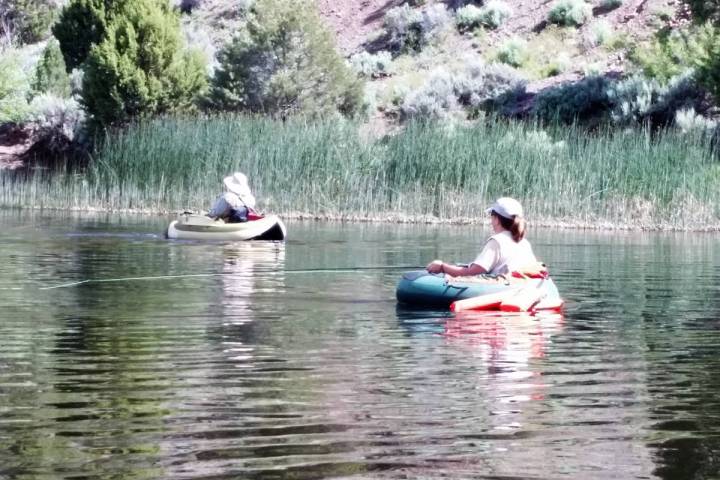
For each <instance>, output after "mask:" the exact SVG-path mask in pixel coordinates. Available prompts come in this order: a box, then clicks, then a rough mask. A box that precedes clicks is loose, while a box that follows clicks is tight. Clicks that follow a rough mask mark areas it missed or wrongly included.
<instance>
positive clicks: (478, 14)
mask: <svg viewBox="0 0 720 480" xmlns="http://www.w3.org/2000/svg"><path fill="white" fill-rule="evenodd" d="M482 18H483V15H482V9H480V8H478V7H476V6H475V5H465V6H464V7H462V8H460V9H458V11H457V12H456V14H455V23H456V24H457V27H458V30H460V31H461V32H464V31H467V30H473V29H474V28H477V27H479V26H480V25H481V24H482Z"/></svg>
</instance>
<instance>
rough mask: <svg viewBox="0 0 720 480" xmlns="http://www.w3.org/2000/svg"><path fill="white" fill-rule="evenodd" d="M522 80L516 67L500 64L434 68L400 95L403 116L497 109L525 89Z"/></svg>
mask: <svg viewBox="0 0 720 480" xmlns="http://www.w3.org/2000/svg"><path fill="white" fill-rule="evenodd" d="M525 84H526V82H525V79H524V78H523V77H522V76H521V75H520V73H519V72H517V70H515V69H513V68H511V67H509V66H507V65H502V64H489V65H486V64H485V63H483V62H482V61H475V62H471V63H469V64H468V65H466V66H465V68H464V69H462V70H460V71H456V72H449V71H447V70H436V71H435V72H433V73H432V75H431V76H430V78H429V79H428V80H427V81H426V82H425V83H424V84H423V85H422V86H421V87H420V88H419V89H416V90H415V91H412V92H408V93H407V94H406V95H405V96H404V97H403V98H404V99H403V101H402V102H401V106H400V113H401V117H402V118H403V119H409V118H425V119H437V118H442V117H446V116H448V115H450V114H452V113H454V112H459V111H461V109H462V108H466V109H468V111H467V112H466V113H468V114H469V116H471V117H474V116H476V115H477V114H478V112H479V111H481V110H498V109H502V108H503V107H504V106H505V105H507V104H508V103H510V102H512V101H513V100H514V99H515V98H516V97H517V96H518V95H520V94H523V93H524V92H525Z"/></svg>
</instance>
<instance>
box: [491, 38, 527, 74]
mask: <svg viewBox="0 0 720 480" xmlns="http://www.w3.org/2000/svg"><path fill="white" fill-rule="evenodd" d="M497 59H498V61H500V62H502V63H506V64H508V65H511V66H513V67H520V66H522V65H523V64H524V63H525V62H526V61H527V59H528V47H527V44H526V43H525V41H524V40H522V39H521V38H518V37H513V38H510V39H508V40H507V41H505V43H503V44H502V45H501V46H500V48H499V49H498V52H497Z"/></svg>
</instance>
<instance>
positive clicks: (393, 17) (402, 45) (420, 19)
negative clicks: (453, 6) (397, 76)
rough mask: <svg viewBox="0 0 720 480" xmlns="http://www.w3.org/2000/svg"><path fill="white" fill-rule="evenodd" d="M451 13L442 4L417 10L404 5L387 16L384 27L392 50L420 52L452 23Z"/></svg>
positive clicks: (392, 9)
mask: <svg viewBox="0 0 720 480" xmlns="http://www.w3.org/2000/svg"><path fill="white" fill-rule="evenodd" d="M450 19H451V17H450V13H448V11H447V8H446V7H445V5H443V4H442V3H435V4H432V5H430V6H428V7H426V8H424V9H423V10H416V9H413V8H411V7H410V6H408V5H407V4H403V5H401V6H399V7H395V8H391V9H390V10H388V12H387V13H386V14H385V18H384V21H383V26H384V28H385V32H386V33H387V35H388V43H389V46H390V48H391V49H392V50H394V51H396V52H400V53H407V52H418V51H420V50H422V49H423V47H425V46H426V45H428V44H429V43H430V42H431V41H432V40H433V39H434V38H435V37H437V35H439V34H440V33H441V32H442V31H443V30H444V29H445V28H446V27H447V26H448V25H449V23H450Z"/></svg>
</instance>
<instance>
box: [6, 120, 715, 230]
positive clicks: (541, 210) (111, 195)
mask: <svg viewBox="0 0 720 480" xmlns="http://www.w3.org/2000/svg"><path fill="white" fill-rule="evenodd" d="M359 131H360V130H359V129H358V126H357V125H356V124H353V123H349V122H345V121H342V120H337V121H333V122H325V123H304V122H302V121H288V122H286V123H282V122H278V121H272V120H267V119H257V118H247V117H215V118H208V119H198V118H184V119H161V120H154V121H151V122H147V123H142V124H139V125H136V126H133V127H131V128H129V129H127V130H125V131H123V132H121V133H118V134H116V135H113V136H111V137H109V138H108V140H107V141H106V143H105V144H104V145H103V146H102V147H101V149H100V151H99V152H98V155H97V158H96V159H95V161H94V162H93V164H92V165H91V167H90V168H89V169H88V170H87V171H86V172H84V173H82V174H70V173H65V174H63V173H59V174H52V175H48V174H44V175H40V174H36V175H30V176H27V177H13V176H11V175H9V174H2V175H0V183H1V186H2V192H1V193H0V206H14V207H16V206H32V207H38V206H39V207H57V208H72V209H92V208H97V209H116V210H149V211H158V212H162V211H175V210H181V209H194V210H198V209H203V208H207V207H208V206H209V204H210V202H211V201H212V200H213V198H214V197H215V195H217V194H218V193H219V192H220V190H221V188H222V186H221V179H222V178H223V176H225V175H227V174H228V173H230V172H233V171H236V170H240V171H243V172H245V173H247V174H248V176H249V178H250V179H251V185H252V186H253V188H254V190H255V192H256V196H257V197H258V199H259V200H260V207H261V208H264V209H265V210H267V211H272V212H276V213H281V214H286V215H292V214H304V213H309V214H314V215H319V216H330V217H343V218H388V219H405V220H413V219H415V220H418V219H427V218H430V217H437V218H441V219H456V220H461V219H468V220H472V219H483V218H484V215H483V213H482V212H483V209H484V208H485V207H486V206H487V205H488V203H489V202H490V201H491V200H492V199H494V198H496V197H498V196H502V195H510V196H514V197H517V198H519V199H520V200H521V201H522V202H523V204H524V205H525V207H526V210H527V216H528V217H529V219H530V220H535V221H541V222H545V223H554V222H558V223H570V224H582V225H596V226H602V225H607V226H630V227H632V226H634V227H648V228H658V227H665V228H698V229H700V228H714V227H717V226H720V193H719V192H718V189H717V188H716V185H718V180H720V164H719V163H718V162H717V161H716V160H715V159H714V158H713V156H712V155H711V145H710V139H709V138H707V137H704V136H702V135H683V134H680V133H676V132H674V131H667V132H660V133H655V134H651V133H650V132H648V131H643V130H635V131H618V130H606V131H600V132H595V133H593V134H592V135H589V134H588V133H587V132H585V131H583V130H580V129H575V128H551V129H549V130H546V131H544V130H542V129H540V128H539V127H538V126H536V125H529V124H527V123H505V122H488V123H481V124H476V125H473V126H467V127H465V126H455V127H449V126H447V125H445V126H440V125H437V124H421V123H416V124H410V125H409V126H407V128H406V129H404V130H403V131H402V132H401V133H398V134H396V135H394V136H389V137H386V138H384V139H381V140H377V141H368V140H365V139H363V138H362V136H361V135H360V133H359Z"/></svg>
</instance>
